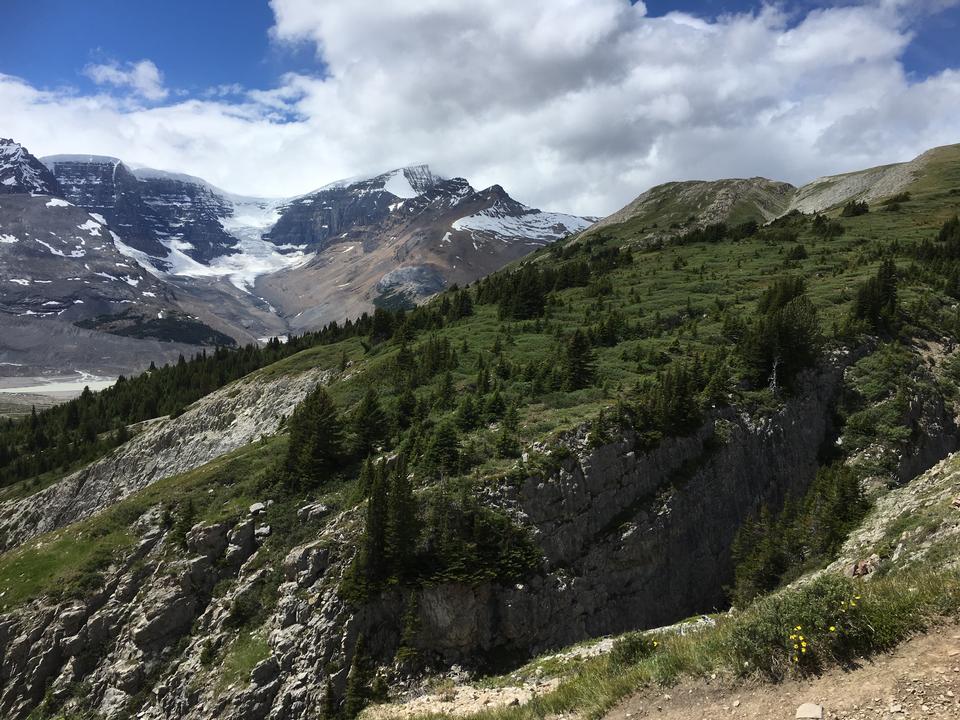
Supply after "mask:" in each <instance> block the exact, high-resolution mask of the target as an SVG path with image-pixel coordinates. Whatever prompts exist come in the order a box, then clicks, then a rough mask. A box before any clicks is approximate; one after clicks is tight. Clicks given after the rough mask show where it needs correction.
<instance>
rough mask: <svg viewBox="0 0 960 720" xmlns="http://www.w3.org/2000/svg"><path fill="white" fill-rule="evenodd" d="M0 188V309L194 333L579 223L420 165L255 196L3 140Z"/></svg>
mask: <svg viewBox="0 0 960 720" xmlns="http://www.w3.org/2000/svg"><path fill="white" fill-rule="evenodd" d="M0 189H2V190H3V192H4V195H0V199H2V202H0V320H2V319H3V318H4V317H5V318H7V319H9V318H19V320H18V322H19V323H21V324H22V323H23V322H26V321H27V319H31V318H32V319H45V320H47V319H49V320H50V321H54V320H55V321H57V322H61V323H64V322H65V323H73V324H74V325H79V326H80V327H83V328H87V329H90V330H92V331H96V332H107V333H112V334H114V335H122V336H128V337H142V338H153V339H162V340H175V341H183V342H187V343H196V344H212V343H223V342H231V341H237V342H250V341H252V340H254V339H257V338H263V337H268V336H272V335H282V334H285V333H288V332H291V331H294V332H300V331H303V330H308V329H312V328H315V327H318V326H321V325H323V324H326V323H328V322H330V321H331V320H338V321H339V320H343V319H345V318H348V317H355V316H357V315H359V314H360V313H362V312H364V311H369V310H371V309H372V307H373V306H374V305H376V304H388V305H397V304H409V303H415V302H419V301H421V300H422V299H424V298H426V297H429V296H430V295H432V294H434V293H436V292H437V291H439V290H440V289H442V288H444V287H446V286H447V285H449V284H451V283H460V284H463V283H467V282H472V281H473V280H476V279H477V278H479V277H481V276H483V275H486V274H488V273H490V272H492V271H494V270H496V269H498V268H500V267H502V266H503V265H505V264H506V263H508V262H511V261H513V260H515V259H517V258H519V257H522V256H523V255H525V254H527V253H529V252H531V251H532V250H533V249H535V248H536V247H539V246H541V245H543V244H545V243H549V242H552V241H554V240H556V239H558V238H560V237H563V236H566V235H568V234H570V233H573V232H577V231H579V230H582V229H584V228H585V227H587V226H588V225H589V224H590V220H589V219H587V218H580V217H576V216H572V215H563V214H559V213H547V212H541V211H540V210H537V209H534V208H530V207H527V206H525V205H523V204H522V203H519V202H517V201H516V200H514V199H512V198H511V197H510V196H509V195H507V193H506V192H505V191H504V190H503V188H501V187H500V186H498V185H494V186H492V187H490V188H487V189H485V190H479V191H478V190H475V189H474V188H473V187H471V186H470V184H469V183H468V182H467V181H466V180H465V179H463V178H445V177H441V176H440V175H438V174H436V173H434V172H433V171H432V170H431V169H430V168H429V167H428V166H426V165H416V166H411V167H406V168H398V169H394V170H390V171H388V172H385V173H381V174H379V175H376V176H373V177H363V178H352V179H348V180H342V181H338V182H335V183H330V184H328V185H325V186H323V187H321V188H319V189H318V190H315V191H313V192H309V193H307V194H305V195H301V196H298V197H293V198H254V197H245V196H240V195H235V194H232V193H229V192H226V191H224V190H221V189H219V188H217V187H215V186H213V185H211V184H210V183H208V182H206V181H205V180H202V179H201V178H197V177H193V176H190V175H184V174H180V173H173V172H166V171H161V170H154V169H150V168H136V167H131V166H129V165H127V164H126V163H124V162H123V161H122V160H120V159H118V158H113V157H104V156H97V155H55V156H49V157H45V158H42V161H38V160H37V159H36V158H35V157H33V156H32V155H31V154H30V153H29V152H27V151H26V149H25V148H23V147H22V146H21V145H19V144H17V143H15V142H13V141H11V140H0ZM2 351H3V348H0V354H2ZM0 362H2V359H0Z"/></svg>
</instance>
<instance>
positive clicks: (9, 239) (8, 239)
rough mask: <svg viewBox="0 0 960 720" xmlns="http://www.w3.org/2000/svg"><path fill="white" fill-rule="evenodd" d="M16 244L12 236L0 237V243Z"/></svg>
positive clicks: (15, 239)
mask: <svg viewBox="0 0 960 720" xmlns="http://www.w3.org/2000/svg"><path fill="white" fill-rule="evenodd" d="M15 242H17V238H15V237H14V236H13V235H0V243H7V244H12V243H15Z"/></svg>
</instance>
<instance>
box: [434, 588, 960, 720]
mask: <svg viewBox="0 0 960 720" xmlns="http://www.w3.org/2000/svg"><path fill="white" fill-rule="evenodd" d="M958 603H960V576H958V575H957V574H956V573H939V572H935V571H929V572H921V573H916V574H904V575H896V576H891V577H886V578H882V579H879V580H876V581H873V582H870V583H862V582H858V581H851V580H847V579H845V578H840V577H836V576H823V577H821V578H819V579H817V580H815V581H813V582H811V583H809V584H807V585H804V586H802V587H799V588H795V589H790V590H787V591H784V592H781V593H778V594H776V595H773V596H770V597H767V598H764V599H763V600H760V601H758V602H757V603H755V604H753V605H751V606H750V607H749V608H747V609H746V610H745V611H743V612H741V613H737V614H736V615H733V616H720V617H718V618H717V619H716V626H714V627H712V628H706V629H704V630H702V631H700V632H696V633H690V634H687V635H672V634H658V635H655V636H652V637H651V636H647V642H646V643H638V642H637V641H636V640H635V639H634V638H633V637H632V635H633V634H630V635H628V636H627V638H626V640H624V641H621V642H625V643H626V645H625V646H623V647H622V649H621V650H620V651H617V652H616V653H609V654H608V655H606V656H600V657H596V658H588V659H585V660H582V661H580V662H578V663H576V664H573V665H572V666H570V671H569V673H568V674H567V675H566V677H565V679H564V680H563V681H562V682H561V684H560V686H559V687H558V688H557V689H556V690H553V691H551V692H549V693H546V694H544V695H541V696H538V697H535V698H533V699H532V700H531V701H530V702H529V703H527V704H525V705H521V706H507V707H500V708H496V709H492V710H485V711H482V712H479V713H476V714H474V715H470V716H468V718H469V719H470V720H544V719H545V718H549V717H557V716H560V715H568V714H576V715H577V716H578V717H583V718H587V719H589V720H595V719H597V718H600V717H602V716H603V715H604V714H606V713H607V712H608V711H609V710H610V709H611V708H613V707H614V705H616V703H617V702H619V701H620V700H622V699H623V698H624V697H627V696H628V695H631V694H632V693H634V692H636V690H637V688H641V687H647V686H651V685H661V686H669V685H672V684H674V683H676V682H678V681H679V680H680V679H681V678H682V677H684V676H689V677H694V678H698V677H704V676H709V675H711V674H713V673H717V674H721V675H723V676H724V677H726V678H730V679H736V678H744V677H760V678H771V679H780V678H783V677H785V676H800V677H803V676H805V675H808V674H811V673H816V672H819V671H821V670H823V669H826V668H828V667H830V666H833V665H839V666H841V667H845V666H849V665H850V664H851V663H852V662H853V661H854V660H856V659H857V658H859V657H869V656H871V655H873V654H875V653H879V652H882V651H884V650H887V649H889V648H891V647H893V646H895V645H896V644H897V643H899V642H902V641H903V640H905V639H907V638H908V637H910V635H911V634H913V633H916V632H918V631H921V630H923V629H925V628H928V627H930V626H931V625H933V624H935V623H938V622H941V621H942V620H943V619H944V618H956V617H957V616H958V612H957V607H958ZM801 635H802V636H803V638H804V639H803V640H800V639H799V638H800V636H801ZM654 642H656V646H655V647H651V646H653V643H654ZM803 643H806V646H804V645H803ZM618 644H619V643H618ZM795 645H796V646H797V647H794V646H795ZM615 647H616V645H615ZM804 649H805V650H806V652H803V650H804ZM795 658H796V659H795ZM427 717H430V718H433V717H441V716H440V715H434V716H424V718H427Z"/></svg>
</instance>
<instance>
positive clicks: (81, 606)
mask: <svg viewBox="0 0 960 720" xmlns="http://www.w3.org/2000/svg"><path fill="white" fill-rule="evenodd" d="M143 520H148V521H149V520H151V519H150V518H144V519H143ZM152 520H153V521H156V518H152ZM143 530H144V537H143V540H142V541H141V542H140V544H139V546H138V547H137V548H136V549H135V550H134V551H133V552H131V553H130V554H129V555H128V556H127V557H126V558H125V560H124V561H123V563H122V564H121V565H120V566H118V567H115V568H114V569H113V571H112V572H110V573H109V574H108V576H107V577H106V578H105V579H104V583H103V585H102V587H101V588H100V589H99V590H98V591H97V592H96V593H94V594H93V595H91V596H89V597H87V598H85V599H84V600H82V601H66V602H63V603H60V604H53V605H43V604H41V603H34V604H33V605H32V606H29V607H27V608H24V609H22V610H21V611H19V612H17V613H14V614H9V615H5V616H0V656H2V658H3V664H2V669H0V716H2V717H4V718H9V719H10V720H20V719H21V718H25V717H26V716H27V715H29V714H30V712H31V711H32V709H33V708H34V707H36V706H37V705H39V704H41V702H42V703H44V705H45V706H46V707H47V708H55V707H57V706H59V705H60V704H62V703H63V702H64V701H65V700H67V699H69V698H72V697H76V696H77V688H78V687H81V686H82V687H83V690H82V692H81V697H82V699H83V700H84V702H85V703H86V705H87V707H89V708H90V709H92V710H94V711H96V712H97V714H98V716H99V717H103V718H111V719H113V718H126V717H129V714H128V713H129V712H130V710H131V709H135V708H136V706H137V705H139V704H142V699H141V700H138V699H137V698H138V697H140V698H142V697H143V696H144V695H145V694H146V693H147V692H148V691H149V690H150V689H151V688H152V686H153V683H154V682H155V679H156V677H157V676H158V675H159V674H161V673H162V672H163V670H164V668H165V667H166V666H167V665H168V663H169V662H170V660H171V657H172V655H171V647H172V646H174V645H175V644H176V643H177V642H179V641H180V639H181V638H182V637H184V636H185V635H187V634H189V632H190V630H191V628H192V627H193V625H194V623H195V622H198V618H200V620H199V622H200V627H203V624H202V623H203V618H206V617H209V616H211V615H214V614H215V613H219V615H220V616H226V615H227V613H228V608H229V607H230V602H231V601H232V599H233V598H234V597H235V596H236V593H238V592H240V589H237V590H235V591H233V592H231V593H228V594H227V595H226V596H225V597H224V598H221V604H220V605H217V606H214V607H211V593H212V591H213V589H214V586H215V585H216V584H217V582H219V581H220V580H221V579H224V578H229V577H234V576H235V575H236V574H237V573H238V572H239V571H240V569H241V567H242V565H243V563H244V562H245V561H246V560H247V559H248V558H249V557H250V556H251V554H253V553H254V552H255V550H256V547H255V545H254V544H253V543H252V541H251V542H244V543H242V544H234V543H233V542H232V540H233V539H234V538H238V537H242V536H244V527H243V526H235V527H233V526H231V525H229V524H219V525H212V526H210V525H208V526H204V525H197V526H195V527H194V528H193V529H192V530H191V531H190V533H189V534H188V537H187V548H186V554H185V557H183V558H180V559H173V560H170V559H167V556H168V554H169V550H170V548H169V547H167V540H168V535H167V533H165V532H164V531H163V530H162V529H161V528H160V527H158V526H157V525H156V524H155V522H154V523H150V522H147V523H146V527H144V528H143ZM207 639H208V641H209V640H210V639H209V638H207Z"/></svg>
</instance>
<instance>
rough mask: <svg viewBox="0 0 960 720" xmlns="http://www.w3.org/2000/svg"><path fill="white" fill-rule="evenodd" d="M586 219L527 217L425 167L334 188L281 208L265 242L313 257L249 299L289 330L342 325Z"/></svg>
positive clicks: (506, 201)
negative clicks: (269, 309)
mask: <svg viewBox="0 0 960 720" xmlns="http://www.w3.org/2000/svg"><path fill="white" fill-rule="evenodd" d="M589 224H590V221H589V220H587V219H585V218H580V217H576V216H573V215H564V214H561V213H549V212H543V211H540V210H537V209H535V208H530V207H527V206H525V205H523V204H522V203H519V202H517V201H516V200H514V199H513V198H511V197H510V196H509V195H507V193H506V192H505V191H504V189H503V188H502V187H500V186H499V185H494V186H492V187H489V188H487V189H485V190H479V191H478V190H475V189H474V188H472V187H471V186H470V184H469V183H468V182H467V181H466V180H465V179H463V178H441V177H438V176H436V175H434V174H433V173H432V172H431V171H430V169H429V168H427V167H426V166H417V167H413V168H404V169H400V170H393V171H391V172H389V173H385V174H383V175H380V176H377V177H376V178H372V179H369V180H360V181H355V182H345V183H337V184H334V185H333V186H328V187H326V188H321V189H320V190H318V191H316V192H314V193H310V194H308V195H304V196H303V197H300V198H297V199H295V200H293V201H291V202H290V203H289V204H288V205H286V206H285V207H283V208H281V215H280V219H279V220H278V221H277V223H276V225H275V226H274V227H273V228H272V229H271V230H270V231H269V233H267V234H266V235H265V236H264V237H265V238H266V239H269V240H270V241H271V242H273V243H276V244H278V245H280V246H282V247H291V246H298V247H299V245H298V243H305V246H303V247H304V249H305V250H306V251H310V252H312V253H313V256H312V258H311V259H310V260H309V261H308V262H306V263H304V264H300V265H296V266H294V267H291V268H289V269H284V270H281V271H279V272H277V273H273V274H271V275H266V276H263V277H261V278H260V279H259V280H258V281H257V284H256V290H257V292H258V293H259V294H260V295H262V296H263V297H264V298H266V299H267V300H269V301H270V303H271V304H272V305H273V306H274V307H277V308H278V309H280V310H281V312H283V314H284V315H286V316H288V317H290V318H291V320H290V322H291V324H292V326H293V327H294V329H300V328H306V327H311V326H314V325H317V324H322V323H325V322H328V321H329V320H338V321H339V320H342V319H344V318H348V317H352V316H356V315H358V314H359V313H361V312H363V311H365V310H368V309H369V308H370V306H371V305H376V304H379V305H388V306H392V305H399V304H410V303H415V302H419V301H421V300H423V299H424V298H426V297H429V296H430V295H433V294H434V293H436V292H438V291H440V290H442V289H443V288H444V287H447V286H448V285H450V284H452V283H458V284H461V285H462V284H465V283H469V282H473V281H474V280H476V279H478V278H480V277H483V276H484V275H487V274H489V273H490V272H493V271H494V270H496V269H498V268H500V267H502V266H503V265H505V264H507V263H509V262H512V261H513V260H516V259H518V258H521V257H523V256H524V255H527V254H528V253H530V252H531V251H533V250H535V249H536V248H538V247H541V246H543V245H546V244H548V243H550V242H553V241H555V240H557V239H559V238H561V237H564V236H566V235H569V234H571V233H574V232H577V231H579V230H582V229H584V228H585V227H587V226H588V225H589Z"/></svg>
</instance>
